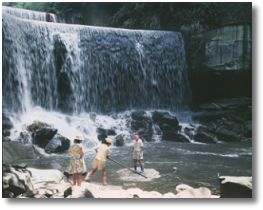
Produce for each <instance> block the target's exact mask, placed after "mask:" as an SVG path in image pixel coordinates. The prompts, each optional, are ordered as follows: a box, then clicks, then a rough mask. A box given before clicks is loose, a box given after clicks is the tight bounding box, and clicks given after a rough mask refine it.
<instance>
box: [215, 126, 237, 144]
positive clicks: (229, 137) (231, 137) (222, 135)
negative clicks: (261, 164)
mask: <svg viewBox="0 0 263 210" xmlns="http://www.w3.org/2000/svg"><path fill="white" fill-rule="evenodd" d="M216 135H217V138H218V140H220V141H225V142H239V141H240V136H239V134H238V133H236V132H233V131H231V130H229V129H226V128H224V127H221V128H218V129H217V130H216Z"/></svg>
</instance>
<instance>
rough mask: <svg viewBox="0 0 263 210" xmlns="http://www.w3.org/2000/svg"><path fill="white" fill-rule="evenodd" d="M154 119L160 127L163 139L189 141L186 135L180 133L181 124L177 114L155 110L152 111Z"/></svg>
mask: <svg viewBox="0 0 263 210" xmlns="http://www.w3.org/2000/svg"><path fill="white" fill-rule="evenodd" d="M152 119H153V122H154V123H155V124H157V125H158V126H159V127H160V130H161V132H162V139H163V140H168V141H179V142H189V140H188V139H187V138H186V137H185V136H182V135H181V134H179V131H180V130H181V126H180V125H179V121H178V120H177V118H176V117H175V116H173V115H171V114H169V113H168V112H160V111H155V112H153V113H152Z"/></svg>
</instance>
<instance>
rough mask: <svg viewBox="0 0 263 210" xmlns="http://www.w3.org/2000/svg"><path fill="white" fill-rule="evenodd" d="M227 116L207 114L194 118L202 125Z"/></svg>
mask: <svg viewBox="0 0 263 210" xmlns="http://www.w3.org/2000/svg"><path fill="white" fill-rule="evenodd" d="M223 116H225V113H224V112H221V111H220V112H205V113H202V114H199V115H195V116H193V120H194V121H197V122H200V123H208V124H209V123H211V122H215V121H216V120H218V119H221V118H222V117H223Z"/></svg>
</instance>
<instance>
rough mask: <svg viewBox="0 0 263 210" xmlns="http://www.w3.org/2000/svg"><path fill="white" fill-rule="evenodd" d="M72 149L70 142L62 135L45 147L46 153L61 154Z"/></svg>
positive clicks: (54, 138)
mask: <svg viewBox="0 0 263 210" xmlns="http://www.w3.org/2000/svg"><path fill="white" fill-rule="evenodd" d="M69 147H70V140H69V139H67V138H66V137H64V136H61V135H60V134H56V135H55V136H54V137H53V138H52V140H51V141H50V142H49V143H48V144H47V146H46V147H45V152H46V153H49V154H50V153H61V152H65V151H67V150H68V149H69Z"/></svg>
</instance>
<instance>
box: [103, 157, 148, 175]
mask: <svg viewBox="0 0 263 210" xmlns="http://www.w3.org/2000/svg"><path fill="white" fill-rule="evenodd" d="M108 159H109V160H111V161H112V162H114V163H116V164H118V165H119V166H121V167H124V168H126V169H128V170H129V171H131V172H133V173H135V174H138V175H140V176H142V177H144V178H145V179H148V177H147V176H144V175H143V174H141V173H139V172H137V171H135V170H132V169H130V168H128V167H126V166H125V165H123V164H121V163H119V162H117V161H116V160H113V159H112V158H110V157H108Z"/></svg>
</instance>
